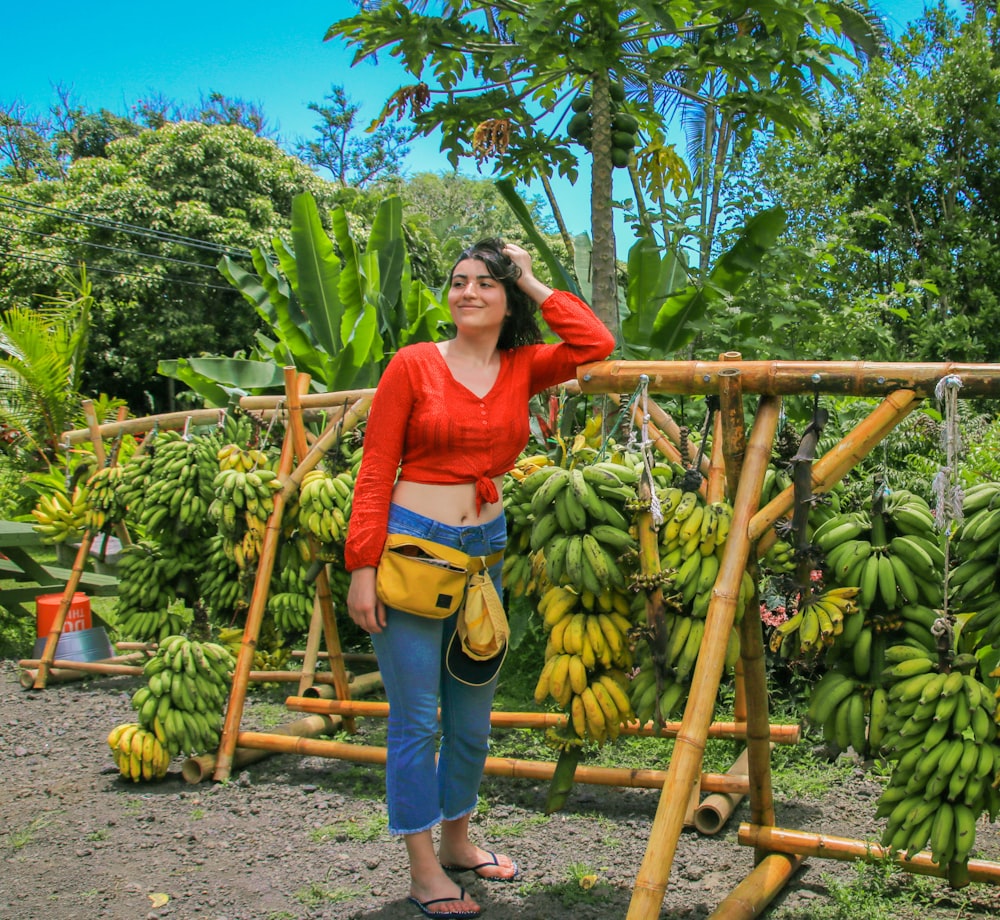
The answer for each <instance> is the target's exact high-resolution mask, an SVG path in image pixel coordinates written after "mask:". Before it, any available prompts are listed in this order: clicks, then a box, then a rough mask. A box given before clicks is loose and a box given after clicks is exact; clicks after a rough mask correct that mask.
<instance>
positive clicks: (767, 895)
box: [708, 853, 803, 920]
mask: <svg viewBox="0 0 1000 920" xmlns="http://www.w3.org/2000/svg"><path fill="white" fill-rule="evenodd" d="M802 862H803V859H802V857H801V856H789V855H788V854H787V853H769V854H768V855H767V856H765V857H764V858H763V859H762V860H761V861H760V862H759V863H758V864H757V865H756V866H755V867H754V870H753V872H751V873H750V874H749V875H748V876H747V877H746V878H745V879H743V881H742V882H740V883H739V885H737V886H736V887H735V888H734V889H733V890H732V891H731V892H730V893H729V894H728V895H727V896H726V898H725V900H723V902H722V903H721V904H720V905H719V906H718V907H717V908H716V909H715V910H714V911H713V912H712V913H711V914H710V915H709V918H708V920H753V918H755V917H759V916H760V915H761V914H762V913H763V912H764V910H765V908H766V907H767V905H768V904H770V903H771V901H773V900H774V898H775V897H776V896H777V895H778V893H779V892H780V891H781V890H782V889H783V888H784V887H785V885H787V884H788V882H789V881H790V880H791V878H792V876H793V875H795V873H796V872H797V871H798V869H799V866H801V865H802Z"/></svg>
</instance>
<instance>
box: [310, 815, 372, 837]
mask: <svg viewBox="0 0 1000 920" xmlns="http://www.w3.org/2000/svg"><path fill="white" fill-rule="evenodd" d="M388 827H389V817H388V815H386V814H383V813H379V814H374V815H366V816H365V817H364V818H345V819H344V820H342V821H336V822H334V823H333V824H324V825H323V826H322V827H317V828H315V829H314V830H312V831H310V832H309V836H310V837H311V838H312V839H313V840H315V841H316V842H317V843H325V842H326V841H329V840H335V841H338V842H340V843H343V842H344V841H346V840H353V841H356V842H361V843H369V842H371V841H373V840H378V839H379V838H380V837H382V836H383V835H384V834H385V832H386V829H387V828H388Z"/></svg>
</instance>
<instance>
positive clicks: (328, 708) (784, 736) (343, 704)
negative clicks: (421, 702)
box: [285, 678, 801, 744]
mask: <svg viewBox="0 0 1000 920" xmlns="http://www.w3.org/2000/svg"><path fill="white" fill-rule="evenodd" d="M359 679H360V678H359ZM285 706H286V708H288V709H292V710H295V711H297V712H314V713H323V714H326V715H340V716H359V717H362V718H374V719H384V718H387V717H388V715H389V704H388V703H386V702H385V701H384V700H382V701H379V700H371V701H367V702H365V701H361V700H338V699H329V698H327V699H317V698H315V697H312V696H290V697H288V698H287V699H286V700H285ZM568 718H569V717H568V716H566V715H565V714H564V713H558V712H498V711H496V710H494V711H493V712H492V713H490V725H492V726H493V727H494V728H532V729H539V730H545V729H548V728H560V727H563V726H565V725H566V724H567V722H568ZM680 729H681V723H680V722H667V723H666V724H665V725H664V726H663V727H662V728H657V727H656V723H655V722H647V723H646V724H645V725H640V724H639V723H638V722H627V723H626V724H624V725H622V727H621V734H623V735H640V736H643V737H651V738H675V737H676V736H677V734H678V732H679V731H680ZM742 733H743V727H742V726H741V725H739V724H737V723H735V722H713V723H712V724H711V725H710V726H709V730H708V737H709V738H713V739H724V740H730V741H739V740H741V739H742V738H743V734H742ZM771 733H772V741H773V743H774V744H797V743H798V742H799V739H800V735H801V729H800V728H799V726H798V725H772V726H771Z"/></svg>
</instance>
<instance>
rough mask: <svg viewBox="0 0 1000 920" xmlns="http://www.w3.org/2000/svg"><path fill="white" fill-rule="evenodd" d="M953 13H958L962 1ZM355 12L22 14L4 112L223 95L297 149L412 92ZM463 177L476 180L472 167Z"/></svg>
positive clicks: (0, 62) (4, 62) (435, 166)
mask: <svg viewBox="0 0 1000 920" xmlns="http://www.w3.org/2000/svg"><path fill="white" fill-rule="evenodd" d="M949 5H952V6H955V7H959V6H960V4H959V2H958V0H949ZM875 6H876V8H877V9H879V10H880V11H881V12H882V14H883V15H884V17H885V18H886V21H887V23H888V25H889V28H890V31H891V32H892V34H894V35H898V34H899V33H900V32H901V31H902V30H903V29H904V28H905V26H906V23H907V22H908V21H909V20H910V19H912V18H914V17H915V16H917V15H918V14H919V13H920V11H921V10H922V9H923V3H922V2H919V0H878V2H876V4H875ZM353 11H354V7H353V6H352V4H351V3H350V0H324V2H315V0H290V2H286V3H284V4H282V3H275V2H273V0H271V2H267V3H262V2H258V0H243V2H240V3H235V2H231V0H202V2H200V3H194V2H191V0H174V2H172V3H168V4H160V5H151V6H147V5H146V4H142V3H135V2H129V3H124V2H121V0H103V2H101V3H88V2H85V0H69V2H58V0H57V2H48V3H39V4H38V5H37V6H36V5H35V4H33V3H23V2H22V3H18V4H17V5H16V6H15V7H14V8H13V9H9V10H8V11H7V12H5V13H4V16H3V21H4V24H5V27H6V28H5V32H6V35H7V41H6V42H5V43H4V53H3V55H0V102H2V103H4V104H7V103H10V102H11V101H13V100H15V99H17V100H20V101H21V102H23V103H25V104H26V105H27V106H28V107H29V108H31V109H33V110H34V111H36V112H38V113H44V112H45V111H46V110H47V109H48V107H49V106H50V105H51V104H52V103H53V102H54V101H55V99H56V96H55V92H54V86H55V85H56V84H62V85H63V86H66V87H69V88H70V89H71V90H72V92H73V97H74V98H75V99H76V100H77V101H78V102H80V103H81V104H83V105H84V106H86V107H87V108H91V109H96V108H107V109H110V110H112V111H114V112H118V113H125V111H126V109H127V106H128V105H129V104H130V103H132V102H134V101H135V100H136V99H138V98H140V97H142V96H149V95H153V94H157V93H158V94H161V95H163V96H165V97H167V98H169V99H175V100H177V101H178V102H181V103H188V104H191V103H194V102H197V100H198V99H199V97H200V96H201V95H203V94H207V93H208V92H209V91H219V92H222V93H224V94H226V95H228V96H239V97H241V98H243V99H246V100H250V101H254V102H257V103H259V104H260V106H261V108H262V109H263V111H264V113H265V115H267V117H268V119H269V123H270V124H271V126H272V127H274V128H276V129H277V130H278V132H279V133H280V134H281V136H282V137H283V138H284V139H285V140H286V141H292V140H294V139H295V138H298V137H306V136H308V135H309V134H310V133H311V131H312V126H313V124H314V123H315V120H316V117H315V115H314V114H313V113H312V112H310V111H309V110H308V104H309V103H310V102H321V101H322V98H323V96H324V95H325V94H326V93H327V92H329V89H330V86H331V84H334V83H337V84H341V85H343V86H344V87H345V89H346V90H347V93H348V94H349V96H350V97H351V98H352V99H353V100H354V101H356V102H358V103H360V104H361V105H362V115H363V116H364V117H365V118H366V119H367V118H371V117H374V116H375V115H376V114H377V113H378V112H379V111H380V110H381V107H382V104H383V103H384V102H385V100H386V98H387V97H388V96H389V95H390V94H391V93H392V92H393V91H394V90H396V89H397V88H398V87H399V86H400V85H402V84H403V83H408V82H412V81H411V80H410V79H408V78H407V77H406V75H405V74H403V73H402V71H401V70H400V69H399V68H398V67H397V66H396V65H395V63H394V62H393V60H392V59H391V58H389V56H388V55H386V56H385V57H384V59H383V60H382V61H381V62H380V64H379V65H378V66H377V67H375V66H372V65H370V64H362V65H359V66H358V67H355V68H353V69H352V68H351V66H350V57H351V56H350V53H349V52H348V51H347V49H346V48H345V47H344V45H343V44H342V43H340V42H338V41H332V42H324V41H323V35H324V34H325V32H326V29H327V28H328V27H329V26H330V24H331V23H333V22H335V21H337V20H338V19H341V18H343V17H345V16H348V15H350V14H351V13H352V12H353ZM448 168H449V166H448V163H447V161H446V160H445V158H444V156H443V155H442V154H441V153H440V152H438V150H437V145H436V144H435V143H433V141H430V140H423V141H418V142H416V143H414V145H413V146H412V153H411V157H410V159H409V161H408V171H409V172H411V173H412V172H419V171H432V172H439V171H443V170H447V169H448ZM463 171H464V172H467V173H469V174H474V166H473V165H472V164H471V163H469V164H468V165H465V166H463ZM627 194H628V191H627V189H626V188H624V187H623V190H622V196H625V195H627ZM557 195H558V198H559V201H560V205H561V206H562V207H564V208H565V209H566V214H567V221H568V222H569V223H570V229H571V230H573V231H574V232H584V231H586V230H587V227H588V224H589V219H588V215H589V187H588V183H587V181H586V179H584V178H581V180H579V181H578V183H577V186H576V187H575V189H574V188H571V187H569V186H568V184H566V183H562V184H560V185H559V186H557Z"/></svg>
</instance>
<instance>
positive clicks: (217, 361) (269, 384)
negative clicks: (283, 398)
mask: <svg viewBox="0 0 1000 920" xmlns="http://www.w3.org/2000/svg"><path fill="white" fill-rule="evenodd" d="M156 369H157V372H158V373H160V374H163V376H164V377H173V378H174V379H175V380H180V381H181V383H184V384H186V385H187V386H189V387H190V388H191V389H192V390H194V391H195V392H196V393H197V394H198V395H199V396H201V397H202V399H204V400H205V404H206V406H208V407H209V408H212V407H219V408H222V407H224V406H227V405H229V403H230V402H231V401H232V397H233V396H234V395H237V396H242V395H244V394H245V393H248V392H250V391H252V390H261V389H272V388H274V387H282V386H284V382H285V381H284V374H283V372H282V369H281V368H280V367H279V366H278V365H276V364H273V363H271V362H268V361H250V360H247V359H245V358H212V357H206V358H176V359H173V360H168V361H160V362H159V363H158V364H157V367H156Z"/></svg>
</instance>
